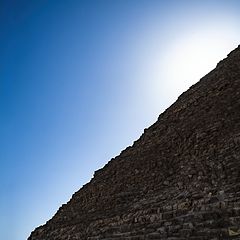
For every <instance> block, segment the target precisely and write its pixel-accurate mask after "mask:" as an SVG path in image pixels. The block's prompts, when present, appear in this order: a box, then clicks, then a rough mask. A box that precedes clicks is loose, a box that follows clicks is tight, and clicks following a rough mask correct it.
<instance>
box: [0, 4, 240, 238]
mask: <svg viewBox="0 0 240 240" xmlns="http://www.w3.org/2000/svg"><path fill="white" fill-rule="evenodd" d="M239 10H240V3H239V1H231V0H228V1H211V0H209V1H203V0H201V1H171V0H170V1H169V0H168V1H160V0H159V1H154V0H150V1H149V0H148V1H147V0H146V1H141V0H128V1H127V0H116V1H113V0H96V1H93V0H91V1H80V0H79V1H74V0H71V1H66V0H65V1H63V0H56V1H55V0H51V1H47V0H41V1H37V0H31V1H30V0H15V1H12V0H6V1H1V2H0V53H1V54H0V133H1V138H0V141H1V150H0V160H1V161H0V164H1V165H0V167H1V168H0V171H1V174H0V193H1V196H0V213H1V214H0V239H4V240H20V239H26V238H27V237H28V236H29V234H30V232H31V231H32V230H33V229H34V228H35V227H37V226H39V225H40V224H43V223H45V222H46V221H47V220H48V219H49V218H51V217H52V215H53V214H54V213H55V212H56V210H57V209H58V208H59V207H60V205H61V204H63V203H65V202H66V201H68V200H69V199H70V197H71V195H72V194H73V193H74V192H75V191H77V190H78V189H79V188H80V187H81V186H82V185H83V184H84V183H86V182H88V181H89V180H90V179H91V177H92V175H93V172H94V170H96V169H98V168H100V167H102V166H104V164H105V163H106V162H107V161H109V160H110V159H111V158H112V157H114V156H116V155H118V154H119V153H120V152H121V150H123V149H124V148H126V147H127V146H129V145H131V144H132V142H133V141H134V140H136V139H137V138H138V137H139V136H140V135H141V133H142V132H143V130H144V128H146V127H148V126H150V125H151V124H152V123H154V122H155V121H156V120H157V117H158V115H159V114H160V113H161V112H162V111H164V110H165V109H166V108H167V107H169V106H170V104H172V103H173V102H174V101H175V100H176V99H177V97H178V95H179V94H180V93H181V92H182V91H185V90H187V88H188V87H189V86H191V85H192V84H193V83H194V82H196V81H197V80H198V79H199V78H200V77H201V76H202V75H204V74H206V73H207V72H208V71H209V70H211V69H212V68H214V67H215V65H216V63H217V62H218V61H219V60H220V59H222V58H224V57H226V55H227V53H228V52H229V51H231V50H232V49H233V48H235V47H237V45H238V44H239V42H240V41H239V39H240V38H239V37H240V32H239V30H238V26H239V23H240V16H239ZM184 69H185V70H184Z"/></svg>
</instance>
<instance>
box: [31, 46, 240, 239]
mask: <svg viewBox="0 0 240 240" xmlns="http://www.w3.org/2000/svg"><path fill="white" fill-rule="evenodd" d="M232 238H233V239H240V46H239V47H238V48H237V49H235V50H234V51H233V52H231V53H230V54H229V55H228V57H227V58H226V59H224V60H223V61H221V62H220V63H218V65H217V67H216V69H215V70H213V71H211V72H210V73H209V74H207V75H206V76H205V77H203V78H202V79H201V80H200V81H199V82H198V83H197V84H195V85H194V86H192V87H191V88H190V89H189V90H188V91H186V92H184V93H183V94H182V95H181V96H180V97H179V98H178V100H177V101H176V102H175V103H174V104H173V105H172V106H171V107H170V108H168V109H167V110H166V111H165V112H164V113H162V114H161V115H160V116H159V118H158V120H157V122H156V123H154V124H153V125H152V126H151V127H149V128H148V129H145V131H144V133H143V135H142V136H141V137H140V138H139V139H138V140H137V141H136V142H134V144H133V146H131V147H128V148H127V149H125V150H124V151H122V153H121V154H120V155H119V156H117V157H116V158H114V159H112V160H111V161H110V162H108V163H107V164H106V166H105V167H103V168H102V169H100V170H98V171H96V172H95V174H94V178H93V179H92V180H91V181H90V182H89V183H88V184H86V185H85V186H84V187H83V188H81V189H80V190H79V191H78V192H76V193H75V194H74V195H73V197H72V199H71V200H70V201H69V202H68V203H67V204H64V205H63V206H62V207H60V209H59V210H58V212H57V213H56V215H55V216H54V217H53V218H52V219H51V220H49V221H48V222H47V223H46V224H45V225H44V226H40V227H38V228H37V229H36V230H35V231H33V232H32V234H31V236H30V237H29V238H28V239H29V240H54V239H56V240H63V239H64V240H67V239H68V240H74V239H75V240H77V239H81V240H97V239H104V240H125V239H128V240H142V239H171V240H173V239H179V240H180V239H191V240H204V239H212V240H213V239H215V240H216V239H232Z"/></svg>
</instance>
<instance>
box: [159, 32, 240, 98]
mask: <svg viewBox="0 0 240 240" xmlns="http://www.w3.org/2000/svg"><path fill="white" fill-rule="evenodd" d="M214 29H215V30H214ZM219 29H220V28H219ZM189 32H190V33H188V34H186V35H184V37H182V38H180V39H179V38H178V39H176V40H175V41H174V42H173V43H172V44H171V45H170V48H169V49H170V51H169V52H168V54H167V56H166V59H165V61H164V72H165V76H166V81H167V82H166V87H167V90H171V91H175V93H176V94H178V95H179V94H180V93H181V92H183V91H185V90H187V89H188V88H189V87H190V86H191V85H192V84H194V83H196V82H197V81H198V80H200V78H201V77H203V76H204V75H206V74H207V73H208V72H209V71H211V70H212V69H214V68H215V67H216V64H217V63H218V62H219V61H220V60H221V59H223V58H225V57H226V56H227V54H228V53H229V52H230V51H231V50H232V49H234V48H236V47H237V45H238V38H237V37H236V32H234V31H232V32H231V31H230V30H229V29H220V30H219V31H217V30H216V28H211V31H207V30H206V29H204V30H202V31H195V32H191V31H189Z"/></svg>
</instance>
